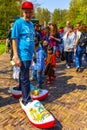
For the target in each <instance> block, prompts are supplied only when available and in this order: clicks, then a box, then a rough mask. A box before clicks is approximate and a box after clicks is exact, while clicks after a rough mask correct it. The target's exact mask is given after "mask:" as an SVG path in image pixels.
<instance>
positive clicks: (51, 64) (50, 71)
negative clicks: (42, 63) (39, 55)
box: [44, 45, 56, 85]
mask: <svg viewBox="0 0 87 130" xmlns="http://www.w3.org/2000/svg"><path fill="white" fill-rule="evenodd" d="M55 67H56V57H55V54H54V53H53V46H52V45H48V48H47V59H46V68H45V71H44V74H45V75H47V76H48V79H47V82H46V84H47V85H49V84H51V82H52V80H55V78H56V76H55Z"/></svg>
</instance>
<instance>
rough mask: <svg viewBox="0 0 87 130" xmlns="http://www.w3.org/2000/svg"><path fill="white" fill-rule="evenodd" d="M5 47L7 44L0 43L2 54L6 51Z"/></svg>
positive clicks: (0, 53)
mask: <svg viewBox="0 0 87 130" xmlns="http://www.w3.org/2000/svg"><path fill="white" fill-rule="evenodd" d="M5 49H6V44H5V43H0V55H2V54H3V53H4V52H5Z"/></svg>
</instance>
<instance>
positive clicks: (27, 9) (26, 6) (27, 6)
mask: <svg viewBox="0 0 87 130" xmlns="http://www.w3.org/2000/svg"><path fill="white" fill-rule="evenodd" d="M21 8H22V12H23V17H24V19H25V20H26V21H28V22H29V21H30V20H31V18H32V15H33V10H34V5H33V3H32V2H29V1H25V2H23V3H22V6H21Z"/></svg>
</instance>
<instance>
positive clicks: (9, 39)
mask: <svg viewBox="0 0 87 130" xmlns="http://www.w3.org/2000/svg"><path fill="white" fill-rule="evenodd" d="M12 26H13V22H10V29H9V31H8V34H7V39H6V41H7V44H8V47H9V50H10V61H12V58H13V48H12V38H11V33H12Z"/></svg>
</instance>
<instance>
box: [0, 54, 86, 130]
mask: <svg viewBox="0 0 87 130" xmlns="http://www.w3.org/2000/svg"><path fill="white" fill-rule="evenodd" d="M83 66H84V67H85V68H84V69H83V68H82V71H81V72H80V73H76V72H75V68H74V67H73V68H71V69H70V70H69V69H66V68H65V63H64V62H58V63H57V69H56V75H57V78H56V80H55V82H53V83H52V85H51V86H49V87H47V89H48V90H49V96H48V97H47V98H46V99H45V100H44V101H43V102H42V103H43V104H44V105H45V107H46V109H47V110H49V111H50V112H51V113H52V114H53V115H54V117H55V118H56V125H55V127H53V128H51V129H50V130H87V68H86V66H87V64H86V63H84V64H83ZM15 84H17V82H16V81H14V80H13V79H12V67H11V65H10V64H9V54H3V55H1V56H0V130H39V129H38V128H35V127H34V126H32V125H31V124H30V122H29V121H28V119H27V117H26V115H25V114H24V113H23V112H22V109H21V107H20V104H19V101H18V99H15V98H13V97H12V96H11V94H10V93H9V92H8V89H9V87H10V86H11V85H15ZM44 87H45V88H46V86H44Z"/></svg>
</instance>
